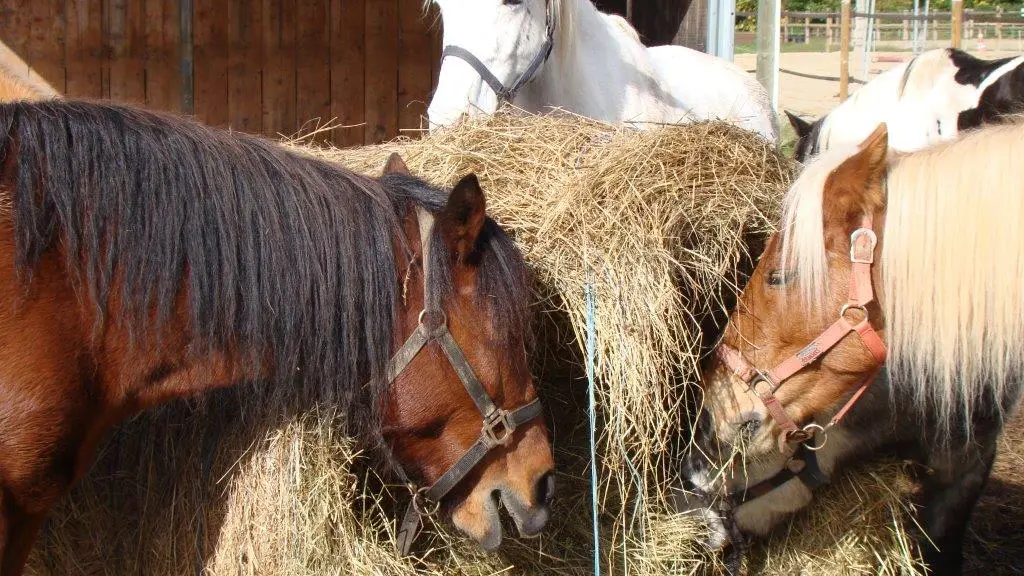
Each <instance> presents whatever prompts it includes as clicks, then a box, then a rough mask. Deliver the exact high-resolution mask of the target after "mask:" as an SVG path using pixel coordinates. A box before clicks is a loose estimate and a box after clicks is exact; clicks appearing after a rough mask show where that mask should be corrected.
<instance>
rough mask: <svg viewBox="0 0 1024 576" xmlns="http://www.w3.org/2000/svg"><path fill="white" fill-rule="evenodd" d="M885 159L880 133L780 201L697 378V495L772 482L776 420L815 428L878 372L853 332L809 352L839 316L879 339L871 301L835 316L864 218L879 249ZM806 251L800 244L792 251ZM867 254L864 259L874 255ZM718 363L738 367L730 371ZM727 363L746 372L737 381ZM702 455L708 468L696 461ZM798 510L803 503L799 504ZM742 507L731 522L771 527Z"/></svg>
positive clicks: (779, 448) (879, 323)
mask: <svg viewBox="0 0 1024 576" xmlns="http://www.w3.org/2000/svg"><path fill="white" fill-rule="evenodd" d="M886 149H887V134H886V130H885V127H884V125H883V126H880V127H879V128H878V129H877V130H876V131H875V132H874V133H873V134H872V135H871V136H870V137H869V138H868V139H867V140H865V141H864V143H862V144H861V146H860V147H859V148H858V150H857V151H856V152H855V153H854V154H853V155H852V156H851V155H849V150H847V151H846V154H847V155H848V156H849V157H847V158H845V159H844V160H842V161H841V162H840V161H835V162H833V163H832V164H831V165H827V164H826V168H825V169H824V170H823V169H821V165H819V164H817V163H816V164H815V165H814V166H810V165H809V167H808V168H807V169H806V170H805V171H804V173H803V174H802V175H801V177H800V179H799V180H798V181H797V182H796V183H795V184H794V185H793V188H792V189H791V190H790V192H789V194H788V195H787V198H786V206H785V215H784V221H783V230H782V232H781V233H779V234H776V235H775V236H773V237H772V238H771V239H770V240H769V242H768V244H767V247H766V249H765V251H764V253H763V254H762V255H761V258H760V261H759V263H758V265H757V268H756V269H755V271H754V273H753V275H752V276H751V278H750V281H749V283H748V284H747V285H746V287H745V288H744V290H743V293H742V294H741V296H740V298H739V302H738V305H737V307H736V310H735V311H734V312H733V313H732V315H731V317H730V320H729V325H728V327H727V329H726V331H725V334H724V335H723V338H722V344H723V346H720V347H719V352H720V354H718V355H716V357H715V358H714V360H713V361H712V362H711V363H710V364H709V365H708V366H707V367H706V370H705V372H704V375H703V382H704V385H703V387H704V393H705V401H704V405H705V408H704V412H703V414H702V415H701V418H700V421H701V422H700V424H699V426H698V439H697V442H698V446H699V447H700V448H701V449H702V450H697V451H695V453H697V452H703V455H701V456H699V457H697V456H694V457H692V458H691V462H690V470H689V475H690V479H691V481H693V483H694V484H696V485H697V486H698V488H700V489H702V490H703V491H706V492H711V493H717V494H722V493H723V492H726V493H734V492H736V491H738V490H743V489H744V488H749V487H751V486H754V485H756V484H758V483H760V482H762V481H764V480H766V479H768V478H770V477H773V476H774V475H775V474H777V473H778V472H779V471H780V470H781V469H782V468H783V466H784V465H786V463H787V459H788V458H789V457H790V456H791V455H792V454H793V451H794V449H795V447H796V446H797V445H798V444H799V440H800V438H797V439H796V440H797V442H786V437H785V435H784V430H783V427H782V425H781V424H780V420H782V421H785V418H786V417H788V419H789V420H791V421H792V423H793V424H795V426H796V427H797V428H803V427H805V426H806V425H807V424H810V423H815V422H817V423H820V424H821V425H822V426H824V425H825V424H826V423H828V422H829V420H830V419H831V418H832V417H833V416H834V415H835V413H836V412H837V411H838V410H839V408H840V407H841V406H843V404H844V403H845V402H846V400H847V399H848V398H850V397H851V394H852V393H853V392H854V390H855V389H857V387H858V383H861V382H863V381H865V380H866V379H868V378H870V377H871V376H872V375H873V374H874V372H875V370H876V369H877V368H878V362H877V360H876V358H875V357H874V356H873V355H872V353H871V352H870V351H869V350H868V349H866V346H865V344H864V343H862V342H861V341H860V339H859V338H858V337H857V335H856V334H854V333H852V332H847V333H845V336H844V337H842V338H841V339H840V340H839V342H838V343H837V344H836V345H835V346H833V347H831V348H827V349H826V348H825V347H824V346H822V347H821V348H822V349H821V350H818V347H817V345H815V344H812V342H815V341H816V339H818V338H819V336H820V335H822V333H823V332H824V331H825V330H826V329H827V328H829V327H830V326H832V325H833V324H834V323H836V322H837V319H838V318H839V317H840V315H841V314H843V315H844V317H845V318H846V319H847V320H848V321H849V323H850V325H856V326H863V325H862V324H861V323H862V322H864V321H865V320H866V321H867V322H868V325H869V326H871V327H872V328H873V329H874V330H876V331H878V332H877V333H881V332H882V329H883V325H884V321H883V318H882V316H881V310H880V308H879V306H878V302H877V301H871V302H870V303H868V304H867V305H866V306H865V307H864V308H861V307H859V306H855V307H852V308H851V307H847V308H846V309H845V310H844V311H843V312H841V310H842V309H843V308H844V304H848V303H849V299H850V296H851V295H850V291H849V288H848V287H849V286H850V285H851V284H850V283H851V275H852V273H853V264H852V262H851V233H852V232H853V231H854V230H857V229H859V228H861V227H862V226H863V222H864V220H863V218H864V216H869V217H872V218H873V226H872V228H873V230H874V231H875V232H876V234H877V236H878V239H879V240H881V230H882V224H883V220H884V198H885V190H884V178H885V173H886ZM834 154H837V155H838V152H836V153H834ZM822 161H824V162H828V160H827V159H825V158H823V159H822ZM822 242H823V243H824V245H823V246H822ZM807 243H810V244H811V245H810V246H806V245H801V244H807ZM867 245H868V246H869V247H868V248H867V254H868V255H869V257H870V255H872V254H873V253H874V252H875V251H876V250H878V248H875V247H874V244H873V243H869V244H867ZM814 254H817V255H818V256H819V257H818V258H814V257H813V255H814ZM821 254H824V255H825V257H824V258H823V259H822V258H820V255H821ZM867 269H868V270H869V272H868V278H870V275H871V274H874V273H876V272H877V266H874V267H870V268H867ZM869 281H870V280H869ZM873 284H876V285H877V282H874V283H873ZM865 312H866V314H867V318H866V319H865V316H864V314H865ZM725 350H728V351H729V352H728V353H725V352H724V351H725ZM729 354H733V355H734V356H738V357H741V358H742V360H740V361H739V362H730V361H728V360H727V358H728V355H729ZM791 358H792V359H795V360H792V361H791V362H790V368H791V370H794V371H795V372H794V373H793V374H792V375H791V376H788V377H786V378H785V379H783V380H782V382H781V385H780V383H779V382H774V380H776V379H781V378H775V375H776V372H777V373H779V374H783V373H785V372H788V371H790V369H787V368H783V369H779V368H778V367H779V366H780V365H781V364H782V363H783V362H784V361H787V360H789V359H791ZM736 364H740V365H743V366H746V367H748V368H751V369H753V370H748V371H747V372H746V374H744V373H743V371H742V370H737V369H736ZM737 372H739V374H738V373H737ZM758 373H760V374H763V375H765V376H766V377H767V378H765V379H761V377H760V376H757V374H758ZM773 389H774V392H773V394H774V397H775V398H776V399H777V400H778V402H779V404H780V405H781V408H782V410H783V411H784V414H785V416H783V417H781V418H780V417H779V412H778V411H776V413H775V414H772V410H770V409H769V407H768V406H767V404H769V403H770V402H766V401H765V393H766V392H771V391H772V390H773ZM808 431H812V432H813V431H817V432H819V434H818V437H817V438H811V439H810V440H809V441H810V442H811V443H812V445H816V444H814V443H815V442H819V443H820V442H821V441H822V438H821V435H820V430H818V429H816V428H813V427H812V428H810V429H808ZM780 437H782V441H781V442H780ZM791 439H792V438H791ZM708 455H710V458H709V459H710V460H711V462H707V461H705V460H706V459H707V458H706V456H708ZM715 460H717V461H715ZM717 466H725V471H724V473H723V474H718V473H717V471H716V470H714V468H715V467H717ZM779 498H782V497H781V496H780V497H779ZM775 502H776V503H778V502H779V500H775ZM803 504H806V499H805V500H804V501H803V502H801V503H799V505H800V506H802V505H803ZM780 506H782V505H781V504H780ZM745 507H747V506H741V507H740V508H739V509H738V510H737V515H736V518H737V520H738V521H739V524H740V527H741V528H743V529H745V530H749V531H752V532H763V531H764V530H766V529H767V528H768V527H770V524H771V523H772V519H770V518H767V517H759V518H756V519H753V518H752V519H747V520H748V521H746V522H744V517H743V514H742V512H743V509H744V508H745ZM747 508H748V509H749V508H750V507H747ZM762 511H763V510H762ZM769 516H770V515H769ZM775 519H776V520H777V518H775Z"/></svg>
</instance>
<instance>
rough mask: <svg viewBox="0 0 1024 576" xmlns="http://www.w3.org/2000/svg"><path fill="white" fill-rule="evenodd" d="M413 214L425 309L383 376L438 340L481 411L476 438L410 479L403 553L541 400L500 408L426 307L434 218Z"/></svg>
mask: <svg viewBox="0 0 1024 576" xmlns="http://www.w3.org/2000/svg"><path fill="white" fill-rule="evenodd" d="M416 216H417V219H418V221H419V228H420V246H421V252H422V261H423V268H422V269H423V310H422V311H421V312H420V315H419V322H418V325H417V326H416V330H414V331H413V333H412V334H411V335H410V336H409V338H408V339H407V340H406V341H405V343H404V344H403V345H402V347H401V348H399V349H398V351H397V352H395V355H394V356H392V357H391V361H390V362H388V367H387V381H388V384H391V383H393V382H394V381H395V379H396V378H398V375H399V374H401V373H402V371H404V370H405V368H406V367H407V366H408V365H409V363H410V362H412V359H413V358H415V357H416V355H417V354H418V353H419V352H420V350H422V349H423V348H424V347H425V346H426V345H427V344H429V343H430V342H432V341H436V342H437V343H438V345H439V346H440V348H441V350H442V351H443V352H444V355H445V356H446V357H447V358H448V362H450V363H451V365H452V368H454V369H455V373H456V374H458V375H459V380H461V381H462V385H463V386H464V387H465V388H466V392H468V393H469V396H470V398H472V399H473V403H474V404H476V407H477V409H478V410H479V411H480V414H481V415H482V416H483V427H482V429H481V430H480V437H479V438H477V440H476V442H474V443H473V445H472V446H470V447H469V449H468V450H466V451H465V452H464V453H463V454H462V456H461V457H460V458H459V459H458V460H457V461H456V462H455V464H452V466H451V467H450V468H448V470H447V471H446V472H445V473H444V474H442V475H441V477H440V478H438V480H437V482H434V483H433V484H432V485H430V486H423V487H420V488H417V487H416V486H415V485H414V484H412V483H411V482H408V484H409V488H410V491H411V492H412V501H411V502H410V503H409V507H408V508H407V509H406V511H405V516H403V518H402V523H401V525H400V526H399V529H398V534H397V540H398V548H399V550H400V552H401V554H402V555H403V556H404V555H407V554H408V553H409V551H410V550H411V549H412V543H413V541H414V540H415V539H416V535H417V534H419V530H420V525H421V522H422V517H424V516H433V515H434V514H436V513H437V511H438V509H439V508H440V506H441V500H442V499H443V498H444V497H445V496H446V495H447V494H448V493H449V492H451V490H452V489H453V488H455V486H456V485H457V484H458V483H459V482H461V481H462V480H463V479H464V478H465V477H466V476H467V475H469V473H470V472H472V471H473V469H474V468H476V465H477V464H479V463H480V461H481V460H483V458H484V456H486V455H487V454H488V453H489V452H491V451H492V450H494V449H495V448H498V447H499V446H501V447H505V446H508V445H509V444H510V443H511V442H512V435H513V434H514V433H515V431H516V429H517V428H519V427H520V426H522V425H523V424H525V423H527V422H529V421H530V420H533V419H534V418H538V417H540V416H541V403H540V399H536V400H533V401H532V402H529V403H528V404H526V405H524V406H520V407H519V408H516V409H515V410H504V409H502V408H499V407H497V406H495V404H494V400H493V399H492V398H491V396H490V394H488V393H487V389H486V388H484V385H483V384H482V383H481V382H480V380H479V379H477V377H476V375H475V374H474V373H473V368H472V367H471V366H470V365H469V361H467V360H466V356H465V354H463V353H462V349H461V348H459V345H458V343H456V342H455V339H454V338H453V337H452V333H451V332H450V331H449V330H448V321H447V317H446V316H445V314H444V312H443V311H441V310H432V309H430V306H431V303H432V302H433V300H432V299H431V297H430V291H431V287H430V248H429V245H430V244H429V242H430V233H431V231H432V229H433V227H434V217H433V216H432V215H431V214H430V213H429V212H427V211H426V210H424V209H423V208H417V209H416ZM399 473H400V475H401V476H403V477H405V479H406V481H408V477H407V476H406V475H405V472H404V471H401V470H399Z"/></svg>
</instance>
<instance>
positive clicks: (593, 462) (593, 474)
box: [584, 282, 601, 576]
mask: <svg viewBox="0 0 1024 576" xmlns="http://www.w3.org/2000/svg"><path fill="white" fill-rule="evenodd" d="M584 293H585V295H586V299H587V388H588V391H589V393H590V406H589V409H588V416H589V417H590V504H591V517H592V519H593V521H594V576H601V543H600V532H599V531H598V523H597V411H596V406H597V401H596V400H595V398H594V389H595V386H596V384H595V382H594V365H595V360H596V357H597V344H596V339H597V330H596V329H595V327H594V310H595V308H596V303H595V298H594V287H593V286H592V285H591V284H590V283H589V282H588V283H587V284H586V286H584Z"/></svg>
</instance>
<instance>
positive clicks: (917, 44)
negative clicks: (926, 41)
mask: <svg viewBox="0 0 1024 576" xmlns="http://www.w3.org/2000/svg"><path fill="white" fill-rule="evenodd" d="M920 14H921V0H914V36H913V38H914V41H913V42H912V43H911V46H913V48H914V49H913V53H914V56H917V55H918V54H920V53H921V36H919V34H920V32H921V25H920V24H921V23H920V22H918V20H917V17H918V16H919V15H920Z"/></svg>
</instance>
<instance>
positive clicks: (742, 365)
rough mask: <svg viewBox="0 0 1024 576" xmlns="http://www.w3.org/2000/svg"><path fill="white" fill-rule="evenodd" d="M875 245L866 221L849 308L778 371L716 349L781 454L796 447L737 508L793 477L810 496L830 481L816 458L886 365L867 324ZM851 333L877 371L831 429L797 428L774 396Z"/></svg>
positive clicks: (854, 254)
mask: <svg viewBox="0 0 1024 576" xmlns="http://www.w3.org/2000/svg"><path fill="white" fill-rule="evenodd" d="M877 243H878V239H877V237H876V236H875V233H874V231H873V230H872V229H871V217H870V216H864V218H863V220H862V221H861V227H860V228H858V229H856V230H854V231H853V233H852V234H851V235H850V261H851V262H852V263H853V271H852V273H851V276H850V295H849V299H848V300H847V302H846V304H843V306H842V308H840V309H839V318H837V319H836V321H835V322H833V323H832V325H831V326H829V327H828V328H826V329H825V331H824V332H822V333H821V335H820V336H818V337H817V338H815V339H814V340H812V341H811V343H810V344H808V345H807V346H805V347H804V348H803V349H801V350H800V351H799V352H797V353H796V354H794V355H792V356H790V357H789V358H787V359H785V360H783V361H782V362H781V363H779V365H778V366H776V367H774V368H772V369H771V370H769V371H768V372H763V371H761V370H758V369H757V368H756V367H754V365H753V364H751V363H750V362H748V361H747V359H746V358H745V357H744V356H743V353H742V352H740V351H739V350H737V349H736V348H733V347H732V346H729V345H728V344H726V343H724V342H723V343H721V344H719V345H718V348H717V349H716V351H715V352H716V354H717V355H718V357H719V358H720V359H721V360H722V362H724V363H725V365H726V366H727V367H728V368H729V369H730V370H731V371H732V372H733V374H735V375H736V376H737V377H738V378H739V379H740V380H742V381H743V382H744V383H746V384H747V386H749V387H750V390H751V391H752V392H754V394H756V395H757V397H758V398H759V399H760V400H761V403H762V404H764V406H765V408H767V409H768V414H769V415H770V416H771V417H772V420H774V421H775V423H776V424H778V425H779V427H780V428H782V434H780V435H779V439H778V443H779V451H781V452H785V449H786V446H787V445H793V444H796V448H795V451H794V453H793V455H792V457H791V458H790V460H789V461H788V462H787V464H786V467H785V468H783V469H782V471H781V472H779V473H778V474H776V475H775V476H773V477H772V478H769V479H768V480H765V481H764V482H761V483H759V484H757V485H755V486H753V487H751V488H747V489H743V490H740V491H737V492H734V493H732V494H730V495H729V499H730V500H731V502H732V504H733V505H735V506H738V505H739V504H742V503H744V502H747V501H749V500H752V499H754V498H757V497H759V496H762V495H764V494H766V493H768V492H769V491H771V490H772V489H774V488H777V487H779V486H781V485H782V484H784V483H785V482H787V481H789V480H790V479H792V478H794V477H795V478H799V479H800V481H801V482H803V483H804V484H805V485H806V486H807V487H808V488H809V489H811V490H814V489H815V488H818V487H819V486H821V485H822V484H824V483H825V481H826V478H825V476H824V474H823V473H822V471H821V469H820V468H819V466H818V460H817V456H816V455H815V452H816V451H818V450H821V449H822V448H824V446H825V442H827V440H828V436H827V435H828V431H829V430H831V429H832V428H833V427H835V426H837V425H838V424H839V423H840V422H841V421H842V420H843V418H844V417H845V416H846V414H847V413H848V412H849V411H850V409H851V408H853V405H854V404H856V403H857V401H858V400H860V398H861V396H863V395H864V392H866V391H867V389H868V386H870V385H871V383H872V382H873V381H874V380H875V376H877V375H878V371H879V370H881V368H882V366H883V365H884V364H885V358H886V347H885V343H884V342H883V341H882V338H881V337H880V336H879V335H878V332H876V331H875V329H874V328H873V327H872V326H871V324H870V323H869V322H868V311H867V305H868V304H869V303H870V302H871V301H872V300H874V298H875V297H874V291H873V289H872V286H871V265H872V264H873V263H874V261H875V245H876V244H877ZM852 310H859V311H860V313H861V314H862V315H863V318H861V319H860V320H859V321H854V322H851V320H850V319H849V313H850V311H852ZM850 332H855V333H856V334H857V336H858V337H860V341H861V342H863V343H864V346H865V347H866V348H867V349H868V351H869V352H870V353H871V356H872V358H874V360H875V362H876V363H877V365H878V367H877V369H875V370H874V371H872V373H871V374H870V375H869V376H868V377H867V378H865V379H864V380H863V381H862V382H861V383H860V385H859V386H858V387H857V390H856V391H855V392H854V393H853V395H852V396H851V397H850V399H849V400H847V401H846V404H844V405H843V406H842V408H840V409H839V411H837V412H836V414H835V416H833V417H832V419H831V420H830V421H829V422H828V424H826V425H825V426H821V425H819V424H816V423H813V422H812V423H810V424H807V425H805V426H803V427H800V426H797V424H796V423H795V422H794V421H793V419H792V418H790V417H789V414H787V413H786V409H785V408H783V406H782V403H781V402H779V399H778V398H777V397H776V396H775V392H776V390H778V389H779V388H780V387H781V386H782V384H783V383H784V382H785V381H786V380H787V379H788V378H790V377H791V376H793V375H794V374H796V373H798V372H800V371H801V370H803V369H804V368H806V367H807V366H808V365H809V364H811V363H812V362H814V361H815V360H817V359H818V358H820V357H821V356H822V355H823V354H825V353H826V352H828V351H829V350H831V349H832V348H833V347H834V346H835V345H836V344H838V343H839V342H840V341H841V340H842V339H843V338H845V337H846V336H847V335H848V334H849V333H850ZM815 432H820V433H821V434H822V437H823V439H822V441H821V444H818V445H816V446H812V445H810V444H809V442H810V441H811V440H812V439H813V438H814V434H815Z"/></svg>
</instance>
